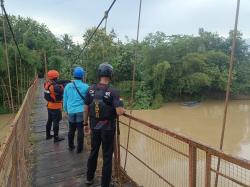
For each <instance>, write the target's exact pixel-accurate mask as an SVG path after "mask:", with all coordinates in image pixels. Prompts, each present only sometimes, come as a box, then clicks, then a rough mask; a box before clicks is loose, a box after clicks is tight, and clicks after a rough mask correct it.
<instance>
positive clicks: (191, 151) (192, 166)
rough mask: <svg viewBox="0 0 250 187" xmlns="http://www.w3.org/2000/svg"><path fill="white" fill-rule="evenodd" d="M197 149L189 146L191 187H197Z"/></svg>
mask: <svg viewBox="0 0 250 187" xmlns="http://www.w3.org/2000/svg"><path fill="white" fill-rule="evenodd" d="M196 153H197V149H196V147H194V146H193V145H189V187H196V162H197V154H196Z"/></svg>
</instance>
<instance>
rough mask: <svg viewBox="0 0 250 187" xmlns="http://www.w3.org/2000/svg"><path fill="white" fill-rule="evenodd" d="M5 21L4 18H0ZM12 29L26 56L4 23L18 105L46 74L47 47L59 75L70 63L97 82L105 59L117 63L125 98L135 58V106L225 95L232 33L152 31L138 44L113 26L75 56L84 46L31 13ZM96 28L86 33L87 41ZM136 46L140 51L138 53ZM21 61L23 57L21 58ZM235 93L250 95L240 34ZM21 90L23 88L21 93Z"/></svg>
mask: <svg viewBox="0 0 250 187" xmlns="http://www.w3.org/2000/svg"><path fill="white" fill-rule="evenodd" d="M1 22H2V18H1ZM11 23H12V24H13V28H14V32H15V34H16V37H17V41H18V43H19V45H20V49H21V52H22V55H23V58H24V59H25V61H22V63H21V65H20V64H19V63H17V68H16V63H15V47H14V43H13V39H12V37H11V35H10V31H9V29H8V28H7V27H6V35H7V43H8V56H9V63H10V73H11V82H12V91H13V96H14V101H15V106H18V105H19V104H20V101H19V102H18V96H19V95H20V97H23V95H24V93H25V91H26V89H27V87H28V85H29V81H31V80H32V78H33V77H34V74H35V72H36V71H37V72H38V73H39V74H40V75H43V74H44V52H46V60H47V62H48V68H49V69H57V70H58V71H60V73H61V78H64V79H70V78H71V72H72V68H73V67H74V66H76V65H81V66H83V67H84V68H85V69H86V71H87V82H88V83H90V84H91V83H93V82H96V81H97V77H96V69H97V67H98V64H100V63H101V62H109V63H111V64H112V65H113V66H114V69H115V75H114V80H113V84H115V86H117V87H118V88H120V90H121V92H122V96H123V97H124V98H125V101H126V103H128V102H129V98H130V96H131V93H130V92H131V80H132V67H133V64H134V63H135V67H136V72H135V78H136V90H135V96H134V106H133V107H134V108H136V109H141V108H143V109H147V108H158V107H160V106H161V105H162V104H163V103H164V102H166V101H173V100H191V99H204V98H210V97H215V98H216V97H217V98H218V97H219V96H223V95H224V91H225V88H226V82H227V73H228V64H229V58H230V49H231V47H230V46H231V42H232V32H229V35H228V37H222V36H219V35H218V34H217V33H211V32H207V31H204V29H199V32H198V35H197V36H193V35H172V36H167V35H166V34H164V33H162V32H156V33H150V34H148V35H147V36H146V37H145V38H144V39H143V40H142V41H141V42H140V43H139V44H137V43H136V42H135V41H134V40H129V39H128V40H127V41H121V40H119V38H118V37H117V35H116V33H115V32H114V31H111V32H110V33H105V30H102V29H100V30H98V32H97V33H96V35H95V36H94V38H93V40H92V41H91V43H90V44H89V45H88V47H87V48H86V50H85V51H84V52H83V54H82V55H81V56H80V58H77V59H76V56H77V55H78V54H79V51H80V49H81V47H82V46H80V45H76V44H74V43H73V41H72V39H71V37H70V36H69V35H67V34H65V35H64V36H62V38H61V39H58V38H56V37H55V36H54V35H53V34H52V33H51V32H50V31H49V30H48V28H47V27H46V26H45V25H42V24H39V23H37V22H36V21H34V20H32V19H29V18H22V17H14V16H13V17H11ZM93 30H94V28H91V29H88V30H87V31H86V32H85V33H84V34H83V39H84V41H85V42H86V41H87V39H88V38H89V36H90V35H91V33H92V32H93ZM0 39H1V44H0V73H1V78H0V82H1V84H0V85H1V87H0V88H1V89H0V98H1V100H0V112H3V111H5V110H8V108H9V107H8V102H6V101H9V90H8V76H7V69H6V58H5V56H4V40H3V28H2V26H0ZM135 51H137V55H136V56H135ZM17 61H19V60H17ZM234 67H235V68H234V80H233V85H232V94H235V95H237V94H245V95H249V93H250V92H249V91H250V73H249V72H250V53H249V46H248V45H247V43H246V42H245V40H244V39H243V36H242V34H241V33H238V34H237V49H236V58H235V66H234ZM17 90H19V91H20V93H19V94H18V92H17Z"/></svg>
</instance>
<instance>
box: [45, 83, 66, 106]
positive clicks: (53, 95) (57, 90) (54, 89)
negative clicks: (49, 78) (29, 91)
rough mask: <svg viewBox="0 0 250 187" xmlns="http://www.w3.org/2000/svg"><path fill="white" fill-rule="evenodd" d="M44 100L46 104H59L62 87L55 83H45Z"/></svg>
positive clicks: (61, 96)
mask: <svg viewBox="0 0 250 187" xmlns="http://www.w3.org/2000/svg"><path fill="white" fill-rule="evenodd" d="M44 89H45V90H44V99H45V100H46V101H48V102H53V103H57V102H61V101H62V100H63V90H64V87H63V85H62V84H59V83H57V82H55V81H53V82H46V83H45V84H44Z"/></svg>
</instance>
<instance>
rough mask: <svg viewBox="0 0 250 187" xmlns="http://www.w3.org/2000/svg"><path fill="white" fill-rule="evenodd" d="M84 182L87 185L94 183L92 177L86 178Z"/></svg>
mask: <svg viewBox="0 0 250 187" xmlns="http://www.w3.org/2000/svg"><path fill="white" fill-rule="evenodd" d="M85 184H86V185H88V186H90V185H92V184H94V179H92V180H88V179H87V180H86V181H85Z"/></svg>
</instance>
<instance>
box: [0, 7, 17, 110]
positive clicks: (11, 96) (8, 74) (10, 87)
mask: <svg viewBox="0 0 250 187" xmlns="http://www.w3.org/2000/svg"><path fill="white" fill-rule="evenodd" d="M2 15H3V10H2ZM3 36H4V48H5V49H4V54H5V62H6V65H7V76H8V81H9V92H10V104H11V108H10V109H11V111H12V113H14V112H15V111H14V101H13V94H12V86H11V78H10V66H9V57H8V46H7V39H6V30H5V23H4V16H3Z"/></svg>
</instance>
